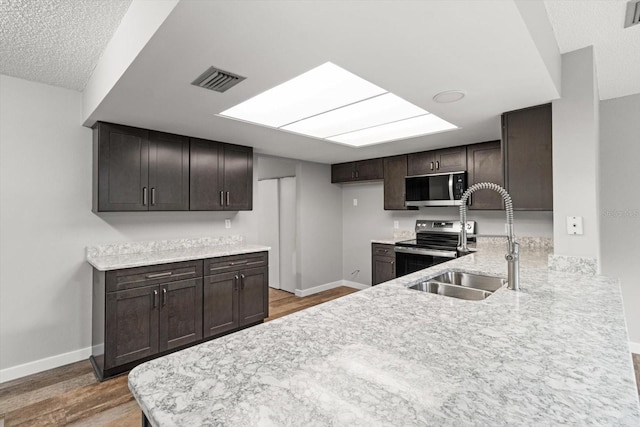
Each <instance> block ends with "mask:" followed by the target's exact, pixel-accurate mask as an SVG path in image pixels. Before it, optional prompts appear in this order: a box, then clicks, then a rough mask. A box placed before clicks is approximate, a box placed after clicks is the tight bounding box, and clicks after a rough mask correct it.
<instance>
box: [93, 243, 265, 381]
mask: <svg viewBox="0 0 640 427" xmlns="http://www.w3.org/2000/svg"><path fill="white" fill-rule="evenodd" d="M268 265H269V262H268V254H267V252H257V253H249V254H244V255H233V256H225V257H218V258H210V259H206V260H204V261H202V260H195V261H184V262H177V263H171V264H161V265H154V266H145V267H135V268H126V269H120V270H112V271H106V272H104V271H98V270H96V269H94V270H93V307H92V308H93V322H92V355H91V358H90V360H91V363H92V364H93V367H94V370H95V372H96V376H97V377H98V379H99V380H101V381H102V380H104V379H107V378H111V377H113V376H116V375H119V374H122V373H124V372H126V371H128V370H130V369H132V368H133V367H135V366H136V365H138V364H140V363H142V362H145V361H147V360H150V359H153V358H155V357H158V356H162V355H165V354H168V353H170V352H172V351H175V350H178V349H181V348H184V347H187V346H189V345H193V344H197V343H200V342H202V341H203V339H209V338H215V337H218V336H221V335H224V334H226V333H229V332H232V331H234V330H238V329H240V328H243V327H247V326H251V325H255V324H257V323H261V322H262V321H263V320H264V318H265V317H267V316H268V315H269V268H268Z"/></svg>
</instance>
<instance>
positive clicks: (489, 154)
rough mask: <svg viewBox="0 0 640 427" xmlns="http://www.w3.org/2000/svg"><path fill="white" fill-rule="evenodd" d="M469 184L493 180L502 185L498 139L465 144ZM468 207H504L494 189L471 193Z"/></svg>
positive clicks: (500, 154) (500, 151)
mask: <svg viewBox="0 0 640 427" xmlns="http://www.w3.org/2000/svg"><path fill="white" fill-rule="evenodd" d="M467 164H468V166H469V171H468V180H469V186H472V185H473V184H477V183H479V182H493V183H494V184H498V185H500V186H503V178H502V149H501V147H500V141H491V142H484V143H482V144H473V145H469V146H467ZM470 201H471V204H470V206H469V209H476V210H477V209H504V205H503V203H502V197H501V196H500V195H499V194H498V193H496V192H495V191H490V190H480V191H476V192H475V193H473V194H472V195H471V199H470Z"/></svg>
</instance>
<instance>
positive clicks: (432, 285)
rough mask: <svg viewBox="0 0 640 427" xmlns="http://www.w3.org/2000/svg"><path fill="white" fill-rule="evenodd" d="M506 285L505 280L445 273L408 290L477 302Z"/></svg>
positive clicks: (467, 274) (477, 275)
mask: <svg viewBox="0 0 640 427" xmlns="http://www.w3.org/2000/svg"><path fill="white" fill-rule="evenodd" d="M506 283H507V281H506V279H502V278H500V277H493V276H484V275H480V274H473V273H466V272H462V271H447V272H445V273H443V274H440V275H439V276H436V277H432V278H430V279H427V280H424V281H422V282H420V283H417V284H415V285H413V286H410V287H409V289H415V290H417V291H422V292H429V293H431V294H438V295H444V296H447V297H453V298H459V299H465V300H471V301H478V300H483V299H485V298H487V297H489V296H491V294H492V293H493V292H495V291H497V290H498V289H500V288H501V287H502V286H504V285H505V284H506Z"/></svg>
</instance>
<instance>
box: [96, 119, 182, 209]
mask: <svg viewBox="0 0 640 427" xmlns="http://www.w3.org/2000/svg"><path fill="white" fill-rule="evenodd" d="M93 144H94V148H93V153H94V154H93V155H94V162H93V168H94V184H93V185H94V189H93V190H94V191H93V194H94V196H93V210H94V212H108V211H149V210H170V211H181V210H188V209H189V140H188V138H186V137H182V136H178V135H171V134H165V133H161V132H154V131H148V130H145V129H138V128H133V127H128V126H121V125H114V124H110V123H102V122H98V123H96V125H95V126H94V127H93Z"/></svg>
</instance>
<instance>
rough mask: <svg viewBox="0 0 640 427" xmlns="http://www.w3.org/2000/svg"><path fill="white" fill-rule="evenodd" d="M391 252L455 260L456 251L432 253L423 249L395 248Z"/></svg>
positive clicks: (432, 251)
mask: <svg viewBox="0 0 640 427" xmlns="http://www.w3.org/2000/svg"><path fill="white" fill-rule="evenodd" d="M393 251H394V252H396V253H401V254H415V255H429V256H437V257H441V258H456V255H457V254H456V251H434V250H430V249H424V248H407V247H404V246H396V247H394V248H393Z"/></svg>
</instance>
